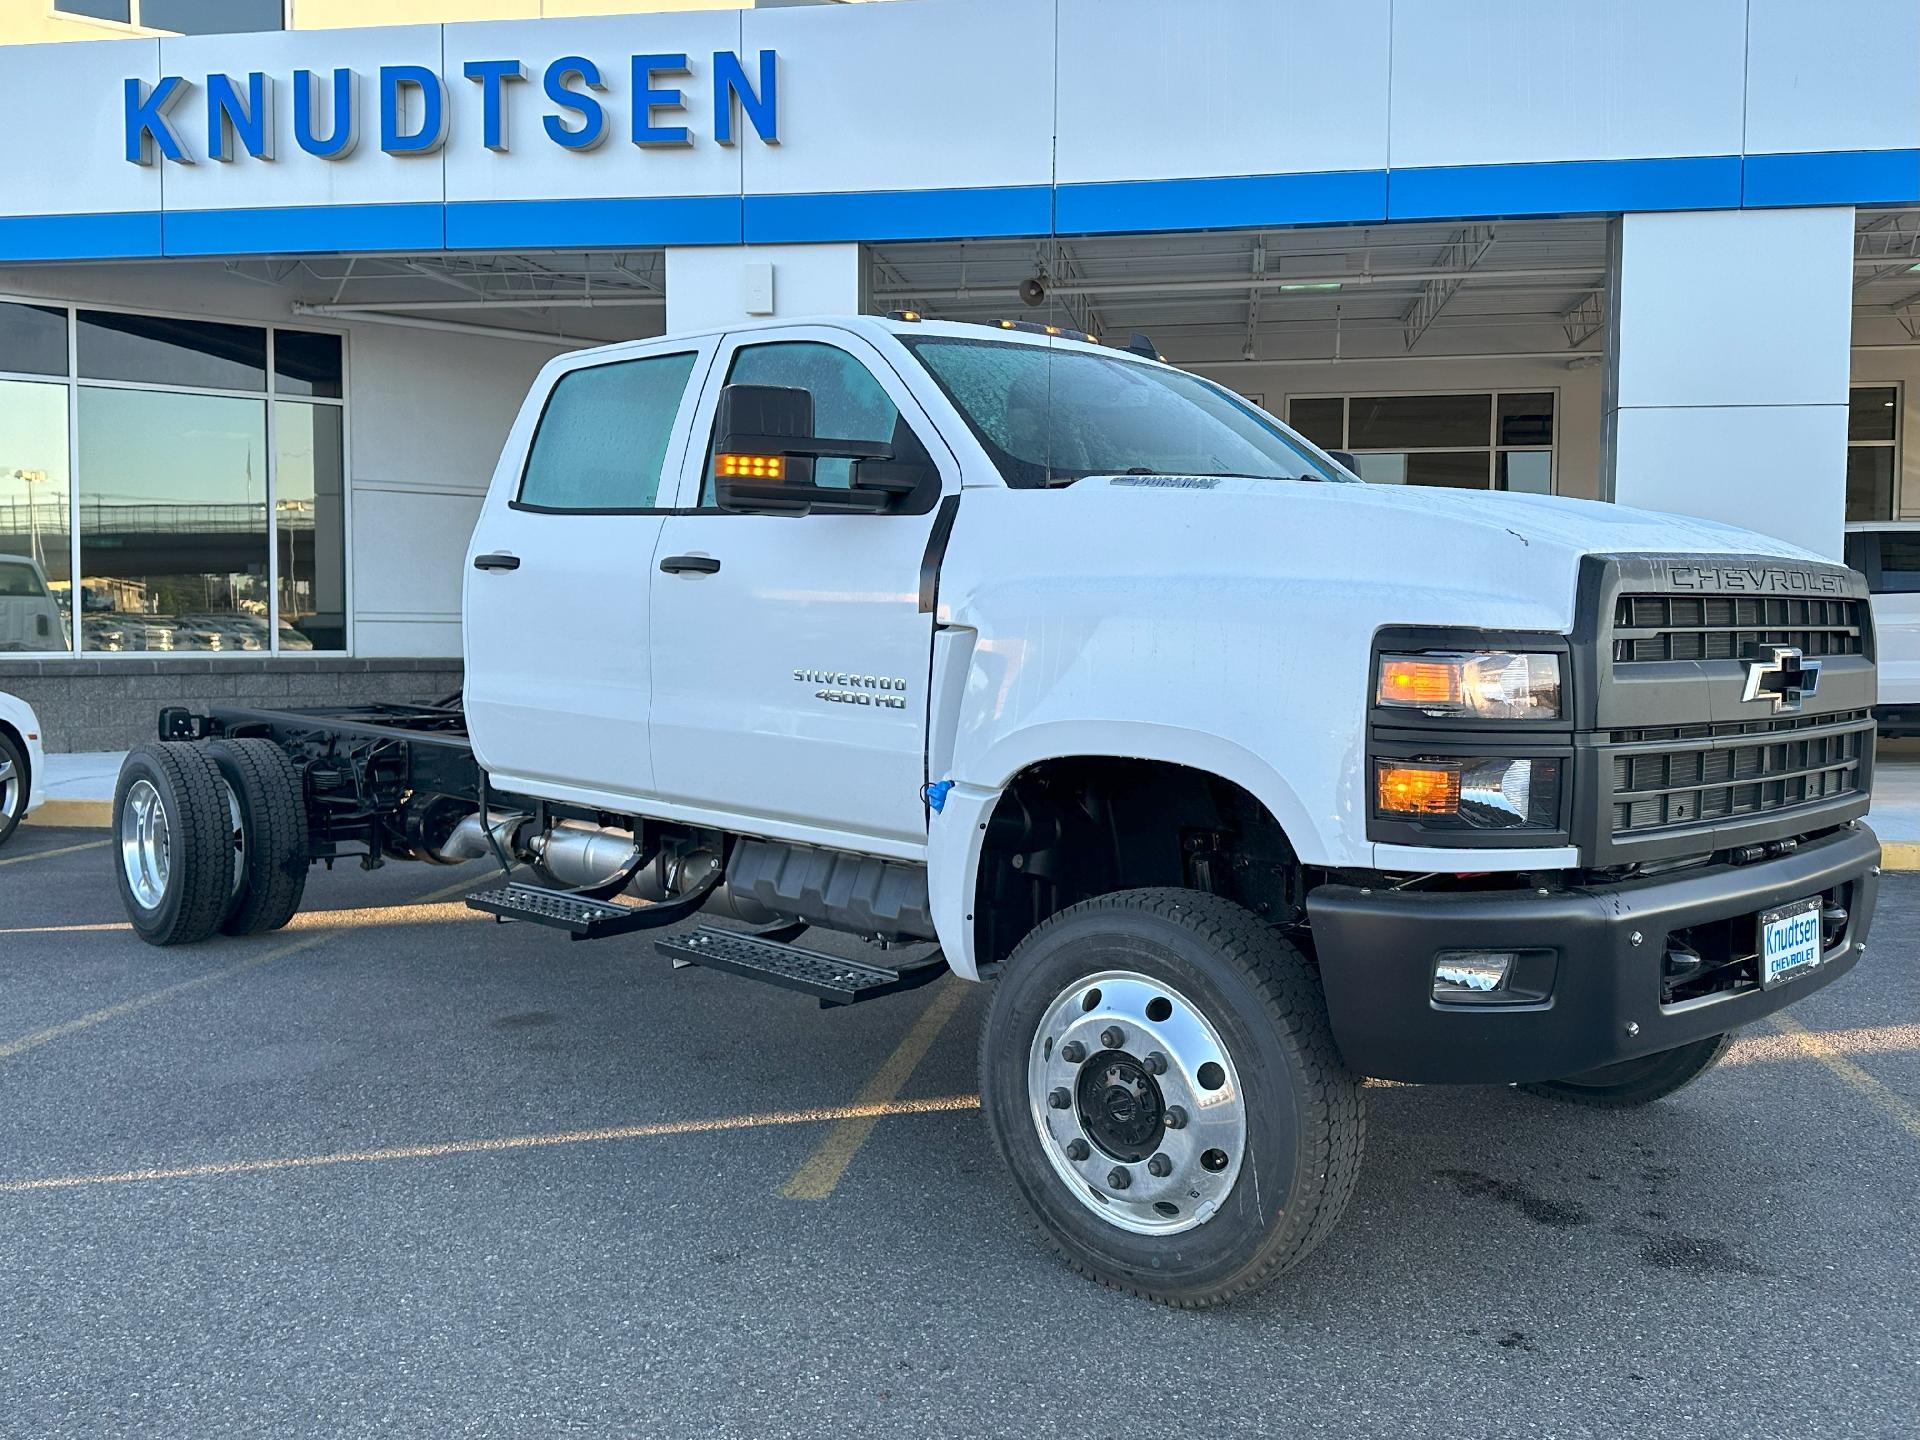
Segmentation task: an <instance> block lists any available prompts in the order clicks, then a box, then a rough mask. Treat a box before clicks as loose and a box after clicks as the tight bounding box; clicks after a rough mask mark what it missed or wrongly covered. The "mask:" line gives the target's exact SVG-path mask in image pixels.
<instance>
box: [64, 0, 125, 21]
mask: <svg viewBox="0 0 1920 1440" xmlns="http://www.w3.org/2000/svg"><path fill="white" fill-rule="evenodd" d="M53 8H54V9H55V10H56V11H58V12H59V13H60V14H62V15H84V16H86V18H87V19H89V20H118V21H119V22H120V23H121V24H122V25H131V24H132V23H133V0H53Z"/></svg>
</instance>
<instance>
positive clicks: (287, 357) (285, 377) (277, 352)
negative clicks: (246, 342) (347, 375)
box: [273, 330, 346, 400]
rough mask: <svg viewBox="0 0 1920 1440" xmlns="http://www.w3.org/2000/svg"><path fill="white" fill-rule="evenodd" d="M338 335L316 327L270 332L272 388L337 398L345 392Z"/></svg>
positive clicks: (292, 392)
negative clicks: (271, 338)
mask: <svg viewBox="0 0 1920 1440" xmlns="http://www.w3.org/2000/svg"><path fill="white" fill-rule="evenodd" d="M340 350H341V346H340V337H339V336H338V335H328V334H325V333H323V332H321V331H318V330H276V331H274V332H273V388H274V392H275V393H276V394H279V395H316V396H320V397H323V398H325V399H329V400H338V399H339V398H340V397H341V396H342V395H343V394H344V393H346V392H345V391H344V390H343V389H342V388H341V387H342V383H343V377H342V369H343V367H342V365H341V359H340Z"/></svg>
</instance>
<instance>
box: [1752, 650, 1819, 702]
mask: <svg viewBox="0 0 1920 1440" xmlns="http://www.w3.org/2000/svg"><path fill="white" fill-rule="evenodd" d="M1819 688H1820V662H1819V661H1818V660H1807V659H1804V658H1802V656H1801V654H1800V652H1799V650H1798V649H1796V648H1795V647H1793V646H1791V645H1762V646H1761V647H1760V654H1759V656H1758V658H1756V659H1753V660H1749V661H1748V662H1747V690H1746V693H1745V694H1744V695H1742V696H1741V697H1740V698H1741V699H1742V700H1771V701H1773V713H1774V714H1776V715H1780V714H1785V713H1788V712H1791V711H1794V710H1798V709H1799V708H1800V702H1801V701H1802V700H1804V699H1805V698H1806V697H1807V696H1809V695H1811V694H1813V693H1814V692H1815V691H1817V690H1819Z"/></svg>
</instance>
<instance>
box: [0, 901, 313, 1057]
mask: <svg viewBox="0 0 1920 1440" xmlns="http://www.w3.org/2000/svg"><path fill="white" fill-rule="evenodd" d="M331 933H332V932H331V931H329V932H327V933H326V934H320V935H308V936H306V937H305V938H303V939H300V940H295V941H294V942H293V943H292V944H289V945H280V946H277V947H275V948H274V949H272V950H268V951H267V952H265V953H264V954H261V955H254V956H250V957H249V958H247V959H245V960H242V961H241V962H240V963H239V964H238V965H229V966H227V967H225V968H224V969H221V970H209V971H208V972H207V973H206V974H204V975H196V976H194V977H193V978H192V979H191V980H180V981H177V982H175V983H174V984H172V985H164V986H162V987H161V988H160V989H158V990H149V991H148V992H147V993H146V994H144V995H136V996H134V997H133V998H132V999H131V1000H122V1001H121V1002H120V1003H119V1004H118V1005H109V1006H107V1007H106V1008H105V1009H102V1010H92V1011H89V1012H88V1013H87V1014H85V1015H79V1016H76V1017H74V1018H73V1019H71V1020H62V1021H61V1022H60V1023H59V1024H58V1025H49V1026H47V1028H46V1029H44V1030H35V1031H34V1032H32V1033H31V1034H29V1035H22V1036H21V1037H20V1038H19V1039H18V1040H8V1041H6V1042H5V1043H0V1060H11V1059H13V1058H14V1057H15V1056H16V1055H24V1054H26V1053H27V1051H29V1050H38V1049H39V1048H40V1047H41V1046H42V1045H51V1044H52V1043H53V1042H54V1041H56V1040H64V1039H66V1038H67V1036H69V1035H77V1034H79V1033H80V1032H81V1031H82V1030H91V1029H93V1028H94V1026H96V1025H104V1024H106V1023H107V1021H109V1020H118V1019H120V1018H121V1017H122V1016H126V1015H132V1014H134V1013H135V1012H136V1011H140V1010H145V1009H146V1008H147V1007H148V1006H150V1005H158V1004H159V1003H160V1002H161V1001H162V1000H171V999H173V997H174V996H176V995H185V994H187V993H188V992H190V991H193V990H203V989H205V988H206V987H207V986H209V985H213V984H216V983H217V982H219V981H221V980H225V979H227V978H229V977H230V976H234V975H238V974H240V973H242V972H243V971H246V970H258V969H259V968H260V967H261V966H262V965H267V964H270V963H272V962H273V961H275V960H279V959H283V958H284V957H286V956H288V955H292V954H295V953H296V952H298V951H301V950H310V949H312V948H313V947H314V946H315V945H318V944H319V943H320V942H321V941H322V940H325V939H326V938H327V936H328V935H329V934H331Z"/></svg>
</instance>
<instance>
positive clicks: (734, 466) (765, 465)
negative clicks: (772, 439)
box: [713, 455, 787, 480]
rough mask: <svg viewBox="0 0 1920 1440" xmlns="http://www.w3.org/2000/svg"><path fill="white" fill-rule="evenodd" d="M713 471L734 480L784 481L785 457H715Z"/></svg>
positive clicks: (785, 470) (785, 471)
mask: <svg viewBox="0 0 1920 1440" xmlns="http://www.w3.org/2000/svg"><path fill="white" fill-rule="evenodd" d="M713 466H714V471H715V473H717V474H720V475H725V476H727V477H728V478H729V479H734V480H784V479H786V478H787V457H786V456H784V455H716V456H714V459H713Z"/></svg>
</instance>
